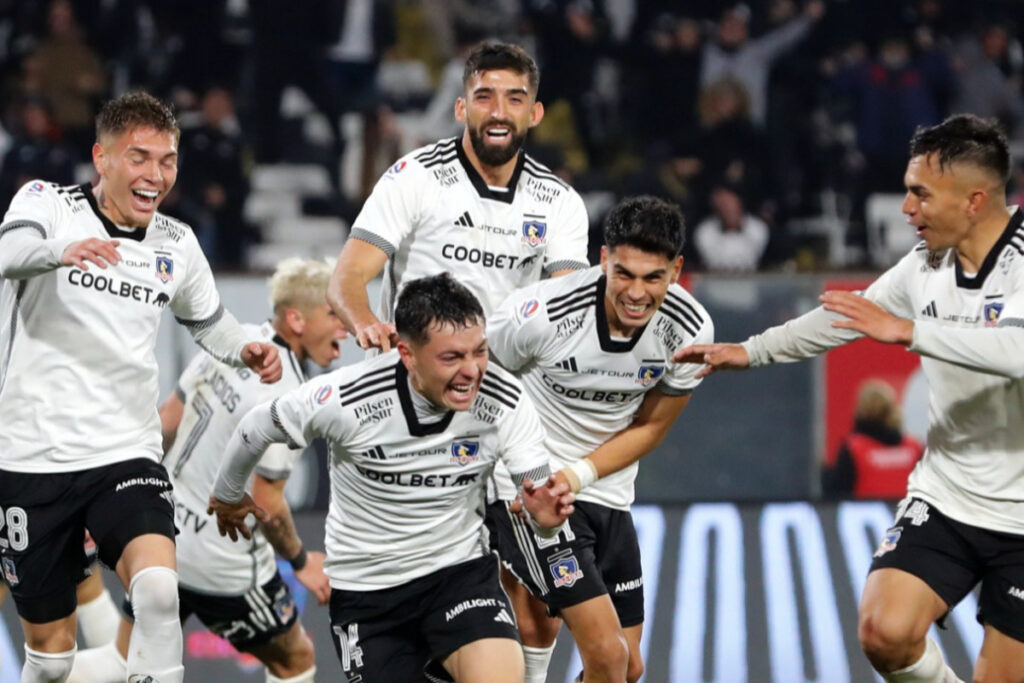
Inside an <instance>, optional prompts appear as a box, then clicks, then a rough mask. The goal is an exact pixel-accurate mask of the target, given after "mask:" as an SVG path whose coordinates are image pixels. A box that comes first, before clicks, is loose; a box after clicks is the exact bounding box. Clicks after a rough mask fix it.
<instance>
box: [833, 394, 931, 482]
mask: <svg viewBox="0 0 1024 683" xmlns="http://www.w3.org/2000/svg"><path fill="white" fill-rule="evenodd" d="M901 430H902V418H901V416H900V409H899V405H898V404H897V400H896V391H895V390H894V389H893V388H892V386H891V385H890V384H889V383H887V382H884V381H882V380H869V381H867V382H865V383H864V385H863V386H862V387H861V389H860V393H859V394H858V396H857V408H856V412H855V413H854V422H853V431H852V432H851V433H850V434H849V436H847V437H846V439H844V440H843V443H842V445H840V447H839V452H838V453H837V454H836V459H835V462H834V463H833V464H832V465H831V466H825V467H824V468H823V469H822V473H821V488H822V494H823V495H824V497H826V498H848V497H853V498H888V499H897V498H902V497H903V496H904V495H906V491H907V477H908V476H910V471H911V470H913V469H914V465H916V464H917V461H918V460H920V458H921V455H922V454H923V453H924V447H923V446H922V445H921V444H920V442H918V441H917V440H916V439H914V438H913V437H911V436H905V435H903V434H902V433H901Z"/></svg>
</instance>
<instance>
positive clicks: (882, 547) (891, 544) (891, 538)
mask: <svg viewBox="0 0 1024 683" xmlns="http://www.w3.org/2000/svg"><path fill="white" fill-rule="evenodd" d="M902 535H903V527H901V526H894V527H893V528H891V529H889V530H888V531H886V532H885V538H883V539H882V542H881V543H880V544H879V545H878V550H876V551H875V557H881V556H882V555H885V554H886V553H887V552H889V551H890V550H896V544H897V543H899V542H900V536H902Z"/></svg>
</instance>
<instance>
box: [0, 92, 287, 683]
mask: <svg viewBox="0 0 1024 683" xmlns="http://www.w3.org/2000/svg"><path fill="white" fill-rule="evenodd" d="M96 135H97V139H96V144H95V145H93V149H92V157H93V165H94V166H95V168H96V172H97V173H98V174H99V182H98V183H97V184H96V185H95V187H90V186H88V185H82V186H75V187H61V186H58V185H56V184H53V183H48V182H44V181H42V180H33V181H31V182H29V183H28V184H26V185H25V186H24V187H22V188H21V189H20V190H19V191H18V193H17V195H16V196H15V198H14V200H13V201H12V202H11V206H10V208H9V209H8V211H7V214H6V215H5V217H4V220H3V223H0V278H3V279H2V280H0V319H2V322H0V349H2V354H0V415H3V421H2V422H0V508H2V510H3V515H4V516H3V519H4V522H5V526H4V528H3V530H2V531H0V536H2V538H0V564H2V567H3V576H4V580H5V581H6V582H7V583H8V585H9V586H10V587H11V593H12V595H13V596H14V601H15V605H16V607H17V610H18V614H19V616H20V617H21V623H22V628H23V630H24V634H25V655H26V657H25V665H24V668H23V670H22V682H23V683H34V682H36V681H63V680H64V679H65V678H66V677H67V675H68V672H69V671H70V670H71V663H72V660H73V659H74V655H75V646H74V643H75V614H74V612H75V587H76V585H77V584H78V582H79V580H80V579H81V578H82V570H83V548H82V539H83V537H84V533H85V530H86V529H88V530H89V532H90V533H91V535H92V537H93V539H94V540H95V541H96V545H97V547H98V548H99V558H100V560H101V561H102V562H103V563H104V564H105V565H106V566H108V567H111V568H113V569H114V570H115V571H116V572H117V575H118V577H119V578H120V579H121V582H122V584H123V585H124V587H125V589H126V590H127V591H128V593H129V596H130V599H131V602H132V607H133V608H134V610H135V614H136V628H135V630H134V632H133V633H132V639H131V645H130V647H129V652H128V672H129V678H131V677H132V676H138V677H139V680H142V679H144V678H145V677H147V676H150V677H152V678H153V679H155V680H159V681H160V682H161V683H173V682H175V681H181V680H182V675H183V674H182V666H181V657H182V640H181V626H180V624H179V622H178V591H177V583H178V577H177V573H176V572H175V561H174V509H173V505H172V502H171V484H170V482H169V481H168V480H167V472H166V471H165V470H164V468H163V466H162V465H161V464H160V462H159V460H160V456H161V444H160V426H159V424H160V423H159V417H158V415H157V408H156V406H157V391H158V386H157V366H156V359H155V358H154V353H153V348H154V345H155V342H156V333H157V328H158V324H159V322H160V318H161V314H162V313H163V311H164V309H165V308H168V307H169V308H170V309H171V310H172V311H173V312H174V315H175V317H176V319H177V320H178V321H179V322H180V323H181V324H183V325H185V326H186V327H187V328H188V329H189V331H190V332H191V333H192V335H193V337H194V338H195V339H196V341H197V342H198V343H199V344H200V346H202V347H203V348H205V349H206V350H207V351H209V352H210V353H211V354H212V355H213V356H215V357H217V358H219V359H221V360H223V361H227V362H229V363H230V364H232V365H235V366H238V367H242V366H248V367H249V368H250V369H251V370H253V371H254V372H256V373H258V374H259V375H260V378H261V379H262V380H263V381H265V382H274V381H277V379H279V378H280V376H281V359H280V358H279V356H278V352H277V348H276V347H275V346H274V345H273V344H271V343H268V342H265V341H250V337H249V335H248V333H247V332H246V331H245V330H244V329H242V327H241V326H240V325H239V324H238V322H237V321H236V320H235V319H234V317H232V316H231V315H230V314H228V313H226V312H225V311H224V307H223V306H222V305H221V303H220V298H219V297H218V295H217V290H216V287H215V285H214V281H213V276H212V274H211V272H210V267H209V265H208V264H207V262H206V258H205V257H204V256H203V253H202V251H201V250H200V248H199V243H198V242H197V241H196V238H195V236H194V235H193V233H192V231H191V230H190V229H189V228H188V226H186V225H184V224H182V223H179V222H178V221H175V220H173V219H170V218H168V217H166V216H164V215H162V214H160V213H159V212H158V211H157V208H158V207H159V206H160V202H161V201H162V200H163V198H164V197H165V196H166V195H167V193H168V192H170V190H171V187H172V186H173V185H174V181H175V179H176V177H177V173H178V156H177V147H178V137H179V129H178V125H177V122H176V121H175V119H174V115H173V114H172V113H171V111H170V109H168V108H167V107H166V105H164V104H163V103H161V102H160V101H159V100H157V99H155V98H153V97H152V96H150V95H147V94H144V93H130V94H127V95H124V96H121V97H119V98H117V99H115V100H112V101H110V102H108V103H107V104H106V105H104V107H103V108H102V110H101V111H100V113H99V115H98V116H97V120H96Z"/></svg>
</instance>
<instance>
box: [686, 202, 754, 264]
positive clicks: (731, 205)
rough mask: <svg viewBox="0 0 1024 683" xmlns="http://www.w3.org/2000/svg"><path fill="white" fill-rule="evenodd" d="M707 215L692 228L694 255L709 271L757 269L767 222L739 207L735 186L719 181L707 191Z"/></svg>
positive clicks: (741, 206) (740, 205)
mask: <svg viewBox="0 0 1024 683" xmlns="http://www.w3.org/2000/svg"><path fill="white" fill-rule="evenodd" d="M711 210H712V213H711V215H710V216H708V217H707V218H705V219H704V220H703V221H701V222H700V223H699V224H697V227H696V228H695V229H694V231H693V242H694V245H695V246H696V248H697V255H698V257H699V258H700V260H701V263H703V264H704V267H705V268H706V269H707V270H710V271H719V272H722V271H725V272H750V271H754V270H757V267H758V264H760V262H761V257H762V256H764V253H765V250H766V249H767V248H768V240H769V237H770V231H769V229H768V224H767V223H765V222H764V221H763V220H761V219H760V218H758V217H757V216H752V215H750V214H748V213H747V212H746V211H745V210H744V208H743V199H742V198H741V196H740V193H739V191H737V189H736V188H733V187H729V186H728V185H725V184H722V185H718V186H716V187H715V188H714V189H713V190H712V191H711Z"/></svg>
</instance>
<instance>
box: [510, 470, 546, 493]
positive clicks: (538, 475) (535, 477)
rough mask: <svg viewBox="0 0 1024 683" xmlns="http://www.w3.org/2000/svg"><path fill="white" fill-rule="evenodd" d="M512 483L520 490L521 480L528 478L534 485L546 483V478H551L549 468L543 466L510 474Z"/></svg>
mask: <svg viewBox="0 0 1024 683" xmlns="http://www.w3.org/2000/svg"><path fill="white" fill-rule="evenodd" d="M509 474H511V475H512V482H513V483H514V484H515V485H516V488H517V489H518V488H522V486H523V480H524V479H527V478H529V480H530V481H532V482H533V483H534V484H541V483H543V482H545V481H547V479H548V477H550V476H551V466H550V465H547V464H544V465H541V466H540V467H534V468H533V469H532V470H527V471H526V472H512V471H510V472H509Z"/></svg>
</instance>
